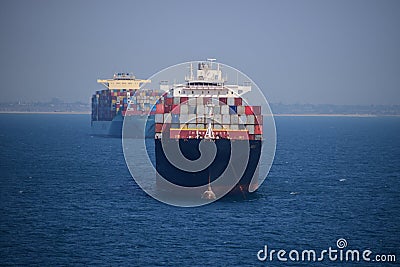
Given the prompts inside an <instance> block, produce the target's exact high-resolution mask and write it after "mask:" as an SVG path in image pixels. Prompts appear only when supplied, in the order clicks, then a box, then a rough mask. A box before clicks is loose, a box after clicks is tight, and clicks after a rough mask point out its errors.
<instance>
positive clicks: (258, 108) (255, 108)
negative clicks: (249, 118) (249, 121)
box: [253, 106, 261, 115]
mask: <svg viewBox="0 0 400 267" xmlns="http://www.w3.org/2000/svg"><path fill="white" fill-rule="evenodd" d="M253 113H254V115H261V106H253Z"/></svg>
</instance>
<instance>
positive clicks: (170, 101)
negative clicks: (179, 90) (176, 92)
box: [165, 97, 174, 105]
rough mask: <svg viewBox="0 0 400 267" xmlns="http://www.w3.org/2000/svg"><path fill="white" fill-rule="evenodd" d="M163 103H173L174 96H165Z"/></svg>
mask: <svg viewBox="0 0 400 267" xmlns="http://www.w3.org/2000/svg"><path fill="white" fill-rule="evenodd" d="M165 104H167V105H173V104H174V98H173V97H167V98H166V99H165Z"/></svg>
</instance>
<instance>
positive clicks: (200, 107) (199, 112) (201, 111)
mask: <svg viewBox="0 0 400 267" xmlns="http://www.w3.org/2000/svg"><path fill="white" fill-rule="evenodd" d="M196 114H197V115H204V114H205V108H204V105H197V108H196Z"/></svg>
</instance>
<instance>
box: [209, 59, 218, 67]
mask: <svg viewBox="0 0 400 267" xmlns="http://www.w3.org/2000/svg"><path fill="white" fill-rule="evenodd" d="M207 61H210V67H212V63H213V61H216V59H215V58H207Z"/></svg>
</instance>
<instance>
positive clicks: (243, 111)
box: [236, 106, 246, 115]
mask: <svg viewBox="0 0 400 267" xmlns="http://www.w3.org/2000/svg"><path fill="white" fill-rule="evenodd" d="M236 110H237V111H236V112H237V114H239V115H244V114H246V109H245V107H244V106H237V108H236Z"/></svg>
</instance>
